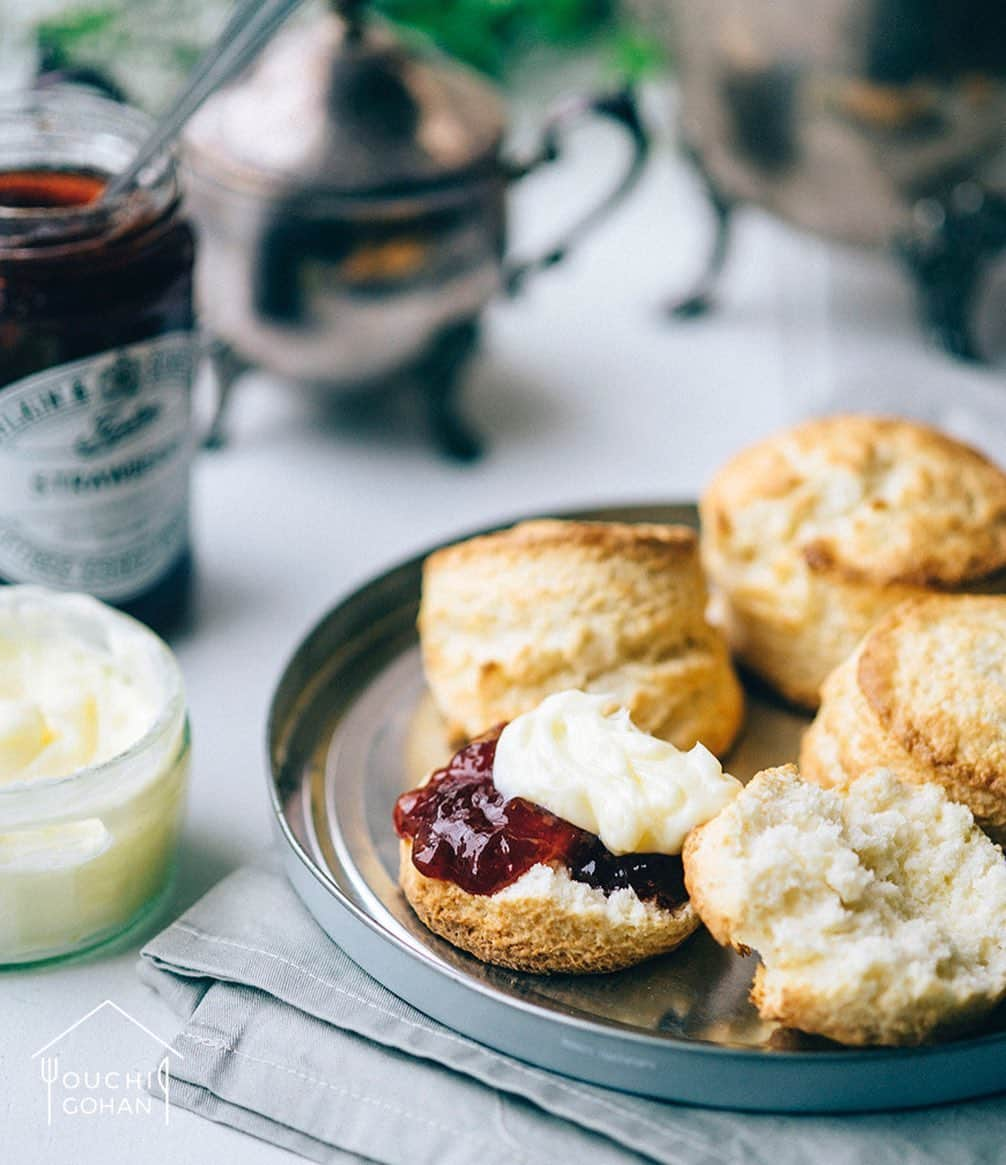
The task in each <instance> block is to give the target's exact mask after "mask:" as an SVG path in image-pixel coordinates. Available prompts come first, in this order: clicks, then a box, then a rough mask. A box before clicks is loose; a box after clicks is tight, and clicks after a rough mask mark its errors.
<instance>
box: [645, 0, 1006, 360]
mask: <svg viewBox="0 0 1006 1165" xmlns="http://www.w3.org/2000/svg"><path fill="white" fill-rule="evenodd" d="M644 2H645V0H644ZM663 2H664V3H666V2H667V0H663ZM670 9H671V15H672V17H673V43H674V48H675V56H676V62H677V65H678V71H679V77H680V99H681V109H680V116H681V127H682V133H683V138H684V141H685V143H686V146H687V148H688V150H689V151H690V153H691V154H692V156H693V157H694V159H695V161H696V163H697V164H698V166H699V168H700V170H701V171H702V173H703V175H704V176H705V178H706V181H707V184H708V188H709V193H710V196H711V199H712V204H713V206H714V208H715V210H716V212H717V217H718V219H719V233H718V237H717V241H716V246H715V247H714V250H713V254H712V257H711V263H710V269H709V270H708V271H707V272H706V273H705V276H704V279H703V281H702V283H701V284H700V286H699V288H697V289H696V292H695V294H693V295H691V296H689V297H688V298H687V299H686V300H685V301H684V302H683V303H682V304H679V305H678V308H677V310H678V312H679V314H694V313H696V312H697V311H701V310H703V309H704V308H705V307H706V306H708V302H709V296H710V291H711V281H712V279H713V278H714V277H715V275H716V274H717V273H718V270H719V267H720V266H721V265H722V261H723V258H724V256H725V254H726V231H727V226H728V223H729V218H730V213H731V210H732V208H733V207H734V206H735V205H737V204H739V203H755V204H757V205H759V206H762V207H765V208H767V209H768V210H770V211H772V212H774V213H775V214H777V215H779V216H780V217H782V218H784V219H786V220H788V221H790V222H792V223H795V224H797V225H798V226H800V227H803V228H806V229H807V230H810V231H813V232H815V233H816V234H820V235H825V236H828V237H830V238H833V239H837V240H842V241H844V242H848V243H854V244H860V245H865V246H869V247H887V248H891V249H893V250H894V251H895V252H896V253H897V254H898V255H899V257H900V258H901V259H902V260H903V262H904V263H905V264H906V266H907V268H908V270H909V272H910V273H911V275H912V276H913V277H914V279H915V280H916V282H917V284H918V287H919V291H920V295H921V305H922V308H923V311H924V315H925V317H926V319H927V321H928V323H929V324H930V325H931V326H932V327H933V328H935V329H936V331H937V332H938V333H939V335H940V337H941V338H942V339H943V341H944V342H945V344H946V345H947V346H948V347H949V348H950V349H951V350H953V351H955V352H957V353H958V354H961V355H974V346H973V343H972V340H971V336H970V332H969V328H968V324H969V309H970V307H971V304H972V299H973V296H974V293H975V290H976V288H977V286H978V283H979V280H980V277H981V275H982V273H983V270H984V268H985V266H986V265H987V263H988V261H989V260H990V259H991V257H992V256H993V255H994V254H995V253H997V251H999V250H1000V249H1001V248H1002V247H1003V246H1006V200H1004V195H1006V173H1004V164H1006V5H1004V4H1003V3H1002V0H670Z"/></svg>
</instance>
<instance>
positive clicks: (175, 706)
mask: <svg viewBox="0 0 1006 1165" xmlns="http://www.w3.org/2000/svg"><path fill="white" fill-rule="evenodd" d="M188 751H189V749H188V725H187V721H186V713H185V700H184V693H183V689H182V682H181V676H180V673H179V671H178V667H177V664H176V662H175V660H174V656H173V655H172V654H171V652H170V650H169V649H168V648H167V646H166V645H165V644H164V643H163V642H162V641H161V640H160V639H159V638H158V637H157V636H156V635H154V633H153V632H151V631H149V630H148V629H147V628H146V627H144V626H142V625H141V624H139V623H137V622H136V621H135V620H133V619H130V618H129V617H127V616H125V615H122V614H121V613H120V612H118V611H114V610H112V609H111V608H109V607H107V606H105V605H104V604H102V603H99V602H97V601H96V600H94V599H91V598H87V597H86V596H83V595H67V594H57V593H55V592H51V591H46V590H43V589H41V588H37V587H17V586H15V587H4V588H2V589H0V962H5V963H12V962H14V963H16V962H26V961H31V960H36V959H42V958H48V957H52V956H55V955H60V954H65V953H68V952H70V951H74V950H78V949H81V948H82V947H85V946H90V945H92V944H93V943H95V942H98V941H101V940H102V939H104V938H107V937H109V936H111V935H112V934H114V933H116V932H118V931H120V930H121V929H123V928H124V927H125V926H127V925H128V924H129V923H130V922H131V921H132V920H133V919H134V918H135V917H136V916H137V915H138V914H139V913H140V912H141V911H142V910H143V908H144V907H145V906H146V905H147V904H148V903H150V902H151V901H152V900H153V899H154V898H155V897H156V896H157V895H158V893H159V892H160V891H161V890H162V889H163V888H164V886H165V885H166V882H167V879H168V876H169V874H170V869H171V861H172V856H173V853H174V847H175V841H176V838H177V833H178V828H179V823H180V818H181V812H182V809H183V804H184V792H185V785H186V778H187V769H188Z"/></svg>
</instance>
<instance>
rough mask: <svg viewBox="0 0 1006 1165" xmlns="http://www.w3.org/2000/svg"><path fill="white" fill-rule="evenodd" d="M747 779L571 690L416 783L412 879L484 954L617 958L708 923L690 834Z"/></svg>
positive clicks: (664, 947) (406, 832)
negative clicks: (687, 875)
mask: <svg viewBox="0 0 1006 1165" xmlns="http://www.w3.org/2000/svg"><path fill="white" fill-rule="evenodd" d="M740 787H741V786H740V782H739V781H737V780H735V779H734V778H733V777H731V776H729V775H727V774H726V773H724V772H723V770H722V768H721V766H720V764H719V762H718V761H717V760H716V758H715V757H714V756H713V755H712V753H710V752H709V751H708V749H706V748H705V747H703V746H702V745H701V744H697V745H695V746H694V747H693V748H692V749H691V750H690V751H688V752H682V751H679V750H678V749H677V748H675V747H674V745H672V744H669V743H667V742H666V741H663V740H658V739H657V738H655V737H652V736H648V735H647V734H646V733H644V732H641V731H640V730H639V729H638V728H637V727H636V726H635V725H634V724H633V723H632V721H631V720H630V718H629V714H628V712H627V711H626V710H624V709H620V708H618V706H617V703H615V702H614V701H613V700H612V699H611V698H610V697H607V696H603V695H588V694H586V693H584V692H579V691H567V692H560V693H557V694H555V695H553V696H549V697H548V698H547V699H546V700H544V701H543V702H542V703H541V704H540V705H539V706H538V707H537V708H536V709H534V710H533V711H531V712H528V713H525V714H524V715H523V716H518V717H517V718H516V719H515V720H513V721H511V723H509V724H508V725H506V726H505V727H503V728H502V729H496V730H494V731H492V732H490V733H487V734H486V735H484V736H483V737H481V738H479V739H478V740H475V741H473V742H472V743H471V744H469V745H467V746H465V747H464V748H462V749H461V750H460V751H459V752H457V753H456V754H455V755H454V756H453V757H452V758H451V760H450V761H449V762H448V764H447V765H445V766H444V768H442V769H438V770H437V771H435V772H434V773H432V774H431V776H430V777H429V778H428V779H427V781H426V782H425V783H424V784H423V785H421V786H420V787H419V788H418V789H413V790H412V791H410V792H408V793H404V794H402V796H401V797H400V798H399V799H398V802H397V804H396V806H395V827H396V829H397V831H398V834H399V836H400V837H401V838H402V848H401V868H400V873H399V881H400V883H401V886H402V889H403V891H404V892H405V896H406V898H407V899H408V901H409V903H410V904H411V906H412V908H413V909H414V910H415V912H416V914H417V915H418V916H419V918H420V919H421V920H422V921H423V922H424V923H425V924H426V926H427V927H429V929H430V930H432V931H433V932H434V933H436V934H438V935H440V936H441V937H443V938H445V939H447V940H448V941H449V942H451V943H453V944H454V945H455V946H458V947H461V948H462V949H464V950H466V951H468V952H470V953H471V954H473V955H475V956H477V957H478V958H480V959H482V960H484V961H485V962H488V963H495V964H498V965H500V966H504V967H510V968H513V969H515V970H520V971H534V972H565V973H581V974H582V973H590V972H597V971H615V970H618V969H620V968H623V967H628V966H632V965H633V964H635V963H638V962H641V961H642V960H643V959H647V958H650V957H651V956H653V955H658V954H663V953H665V952H667V951H670V950H673V949H674V948H675V947H676V946H678V945H679V944H680V943H682V942H684V940H685V939H686V938H688V936H689V935H690V934H692V932H693V931H694V930H695V929H696V928H697V927H698V925H699V921H698V918H697V916H696V915H695V913H694V911H693V910H692V907H691V904H690V903H689V901H688V895H687V893H686V891H685V888H684V881H683V872H682V865H681V850H682V846H683V844H684V840H685V837H686V836H687V834H688V833H689V832H690V831H691V830H692V829H694V828H695V827H696V826H698V825H702V824H704V823H705V822H706V821H709V820H710V819H711V818H712V817H714V816H715V815H716V814H717V813H718V812H719V811H720V810H721V809H722V808H723V807H724V806H725V805H727V804H728V803H729V802H730V801H731V800H732V799H733V797H734V796H736V794H737V793H738V791H739V790H740Z"/></svg>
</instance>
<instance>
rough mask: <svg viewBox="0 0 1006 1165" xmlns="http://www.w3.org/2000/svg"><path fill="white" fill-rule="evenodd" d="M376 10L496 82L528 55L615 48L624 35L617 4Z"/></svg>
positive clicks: (574, 1) (597, 0) (506, 1)
mask: <svg viewBox="0 0 1006 1165" xmlns="http://www.w3.org/2000/svg"><path fill="white" fill-rule="evenodd" d="M375 7H376V8H378V9H380V10H381V11H383V13H384V14H385V15H386V16H387V17H389V19H391V20H393V21H395V22H397V23H398V24H402V25H405V26H406V27H408V28H414V29H417V30H419V31H420V32H423V33H425V34H426V35H428V36H429V37H430V38H431V39H432V40H434V41H435V42H436V43H437V44H439V45H440V47H441V48H443V49H444V51H445V52H447V53H449V54H451V55H452V56H455V57H458V58H459V59H461V60H463V61H467V62H468V63H469V64H471V65H474V66H475V67H476V68H477V69H481V70H483V71H484V72H486V73H490V74H492V75H493V76H496V77H500V76H502V75H503V74H504V73H505V72H506V70H507V68H508V66H509V65H511V64H512V63H513V62H514V60H515V59H517V58H519V57H520V56H521V55H522V54H523V53H525V52H527V51H528V50H529V49H532V48H541V47H552V48H574V47H577V46H581V45H584V44H586V43H592V42H594V41H596V40H597V39H607V40H610V41H611V43H612V44H613V45H614V43H615V41H616V40H617V39H618V37H619V35H620V23H619V20H618V16H617V12H616V6H615V4H614V3H613V2H612V0H544V2H542V0H377V3H376V4H375Z"/></svg>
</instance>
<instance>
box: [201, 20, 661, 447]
mask: <svg viewBox="0 0 1006 1165" xmlns="http://www.w3.org/2000/svg"><path fill="white" fill-rule="evenodd" d="M588 114H597V115H600V116H603V117H606V118H609V119H612V120H614V121H615V122H616V123H618V124H619V125H620V126H621V127H623V128H624V130H626V131H627V133H628V134H629V136H630V138H631V141H632V147H633V148H632V152H631V156H630V158H629V160H628V162H627V165H626V169H625V170H624V172H623V173H622V174H621V176H620V177H619V178H618V180H617V183H616V184H615V186H614V187H613V188H612V190H611V192H610V193H609V194H608V195H607V197H606V198H605V200H604V202H603V203H602V204H601V205H600V206H598V207H596V208H595V209H594V210H592V211H591V212H590V213H589V214H588V215H586V216H585V217H584V218H582V219H581V220H580V221H579V222H578V223H576V224H574V225H573V226H571V227H570V229H569V230H568V232H567V233H566V234H565V235H564V236H563V237H562V238H561V239H560V240H558V241H557V242H556V243H555V245H554V246H553V247H551V248H550V249H549V250H548V251H547V252H546V253H545V254H543V255H540V256H538V257H536V258H533V259H530V260H527V261H524V262H519V263H518V262H513V261H511V260H509V259H508V258H507V257H506V250H505V245H506V192H507V187H508V186H509V184H510V183H511V182H513V181H514V180H515V179H518V178H520V177H522V176H523V175H525V174H527V173H528V172H529V171H531V170H532V169H534V168H536V167H537V166H538V165H540V164H542V163H545V162H550V161H552V160H554V159H556V158H557V157H558V156H559V153H560V150H561V139H562V136H563V134H564V132H565V131H566V129H567V128H568V127H569V126H570V125H571V123H572V122H574V121H575V120H578V119H580V118H582V117H584V116H586V115H588ZM505 128H506V124H505V116H504V108H503V102H502V99H501V97H500V96H499V94H498V93H497V92H496V90H495V89H494V88H492V87H491V86H490V85H489V84H488V83H487V82H486V81H484V80H482V79H481V78H480V77H479V76H477V75H476V74H475V73H473V72H471V71H469V70H468V69H467V68H464V67H462V66H461V65H459V64H457V63H455V62H452V61H449V60H447V59H445V58H443V57H440V56H438V55H434V54H432V53H424V52H418V51H417V50H415V49H414V48H413V47H412V46H411V45H409V44H407V43H406V42H405V41H404V40H403V39H402V38H401V37H400V36H398V35H397V34H396V33H394V32H393V31H392V30H391V29H390V28H389V27H388V26H387V25H385V24H383V23H381V22H379V21H377V20H376V19H371V18H369V17H368V16H366V15H365V13H363V12H362V11H361V6H360V5H359V4H353V3H343V4H339V5H334V6H332V7H330V8H328V9H326V10H325V11H324V12H323V13H322V14H321V15H319V16H317V17H315V18H312V19H309V20H306V21H304V22H299V23H297V24H294V25H291V26H290V27H288V28H286V29H285V30H283V32H281V33H280V34H279V35H278V36H277V37H276V39H275V40H274V41H273V42H272V43H271V44H270V45H268V46H267V48H266V50H265V51H264V53H263V54H262V56H261V57H260V58H259V60H258V61H257V62H256V63H255V64H254V65H253V66H252V67H251V68H250V69H249V70H248V71H247V72H246V73H245V74H244V75H243V76H241V77H240V78H238V80H237V81H235V82H234V83H232V84H231V85H229V86H228V87H226V88H225V89H223V90H221V91H220V92H218V93H217V94H215V95H214V96H213V97H212V98H211V99H210V100H209V101H208V102H207V103H206V105H205V106H204V107H203V109H202V110H201V111H200V112H199V113H198V114H197V115H196V117H195V118H194V119H193V120H192V122H191V124H190V126H189V128H188V130H187V131H186V135H185V140H184V144H183V162H184V165H185V174H186V179H187V190H188V199H189V205H190V207H191V211H192V215H193V218H194V220H195V223H196V226H197V228H198V232H199V241H200V247H199V253H198V260H197V267H196V293H197V299H198V303H199V308H200V312H201V317H202V320H203V323H204V325H205V327H206V329H207V330H208V333H209V334H210V336H211V337H212V347H211V351H212V355H213V361H214V365H215V367H216V371H217V376H218V380H219V382H220V387H221V408H220V410H219V412H218V419H217V422H216V423H215V426H214V436H215V437H216V438H217V439H218V438H219V435H220V417H221V416H222V412H223V403H224V402H225V401H226V397H227V395H228V394H229V390H230V387H231V386H232V385H233V383H234V381H235V379H236V377H237V376H238V375H239V373H240V372H241V371H242V370H243V369H244V368H246V367H248V366H250V365H260V366H262V367H265V368H267V369H269V370H271V371H273V372H276V373H279V374H281V375H283V376H285V377H288V378H291V379H294V380H297V381H303V382H309V383H314V384H321V385H324V386H326V387H331V388H333V389H336V390H338V391H340V392H345V393H370V392H371V391H372V389H373V388H375V387H378V386H387V385H388V384H392V383H400V382H401V381H402V380H403V379H406V380H410V381H411V382H413V383H415V384H418V385H420V386H421V387H422V389H423V392H424V394H425V398H426V400H427V402H428V406H429V412H430V416H431V418H432V422H433V428H434V433H435V435H436V436H437V438H438V440H439V443H440V444H441V446H442V447H443V448H444V449H445V450H446V451H447V452H449V453H452V454H454V455H456V456H459V457H471V456H474V455H476V454H477V452H478V441H477V438H476V437H475V435H474V434H473V433H472V432H471V431H470V430H469V429H468V427H467V426H466V425H465V424H464V423H463V422H462V420H461V419H460V417H459V415H458V413H457V411H456V408H455V393H456V389H457V386H458V383H459V377H458V373H459V371H460V370H461V369H462V368H463V366H464V364H465V361H466V358H467V356H468V355H469V353H470V352H471V351H472V349H473V347H474V345H475V343H476V341H477V336H478V323H479V315H480V312H481V311H482V309H483V307H485V305H486V304H487V303H488V301H489V300H490V299H491V298H492V297H493V296H494V295H495V294H496V293H497V292H498V291H499V290H500V289H501V288H503V289H506V290H509V291H515V290H516V289H517V288H518V287H519V286H520V284H521V283H522V281H523V280H524V278H525V277H526V276H527V275H528V274H529V273H530V272H532V271H534V270H538V269H541V268H544V267H548V266H550V265H552V264H553V263H556V262H558V261H559V260H560V259H561V258H562V257H563V256H564V255H565V253H566V252H567V251H568V249H569V247H570V246H571V245H572V244H573V243H574V242H575V241H576V240H577V239H578V238H579V236H580V235H581V234H582V233H583V232H584V231H586V230H588V229H589V228H590V227H592V226H593V225H594V224H595V223H596V222H597V221H599V220H600V218H601V217H602V216H603V215H604V214H605V213H606V212H607V211H608V210H610V209H611V208H612V207H613V206H614V205H615V204H616V203H617V202H618V201H619V200H620V199H621V198H622V197H623V196H624V195H625V194H626V193H627V191H628V190H629V189H630V187H631V186H632V185H633V183H634V182H635V180H636V178H637V176H638V175H639V173H640V170H641V168H642V165H643V162H644V160H645V157H646V153H647V148H648V143H647V137H646V134H645V133H644V130H643V128H642V125H641V122H640V120H639V117H638V115H637V112H636V107H635V104H634V102H633V99H632V97H631V95H630V94H629V93H628V92H625V91H620V92H616V93H613V94H606V95H601V96H597V97H588V98H583V99H580V100H575V101H572V102H568V103H566V104H564V105H563V106H561V107H560V108H558V109H557V110H555V111H554V112H553V113H552V114H551V115H550V116H549V117H548V119H547V121H546V123H545V127H544V132H543V140H542V144H541V147H540V149H539V150H538V152H537V153H536V154H535V156H534V157H533V158H531V159H530V160H528V161H525V162H522V163H519V164H514V163H511V162H509V161H507V160H506V159H505V158H504V157H503V154H502V145H503V136H504V131H505Z"/></svg>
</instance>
